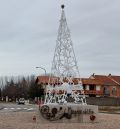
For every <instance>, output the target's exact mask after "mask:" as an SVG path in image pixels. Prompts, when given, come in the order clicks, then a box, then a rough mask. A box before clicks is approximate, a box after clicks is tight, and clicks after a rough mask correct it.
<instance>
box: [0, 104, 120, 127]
mask: <svg viewBox="0 0 120 129" xmlns="http://www.w3.org/2000/svg"><path fill="white" fill-rule="evenodd" d="M11 106H13V105H11ZM11 106H10V108H11ZM18 106H19V105H18ZM18 106H14V108H18ZM22 106H23V109H24V108H25V107H26V106H25V105H21V109H22ZM6 108H8V107H6ZM26 108H29V109H30V108H31V109H32V108H34V109H35V110H31V111H25V110H20V109H19V111H2V110H1V111H0V129H119V128H120V115H119V114H104V113H99V122H98V123H67V124H65V123H41V121H40V119H39V118H38V112H37V110H36V109H37V108H38V107H35V106H34V105H31V106H27V107H26ZM3 110H5V109H3ZM11 110H15V109H11ZM34 115H35V116H36V118H37V119H36V121H34V120H33V116H34Z"/></svg>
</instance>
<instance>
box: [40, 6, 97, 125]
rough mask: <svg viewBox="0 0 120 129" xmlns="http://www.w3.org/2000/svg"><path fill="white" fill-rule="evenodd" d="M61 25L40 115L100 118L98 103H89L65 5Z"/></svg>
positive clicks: (60, 118)
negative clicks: (81, 77) (96, 104)
mask: <svg viewBox="0 0 120 129" xmlns="http://www.w3.org/2000/svg"><path fill="white" fill-rule="evenodd" d="M61 8H62V14H61V19H60V25H59V29H58V37H57V41H56V48H55V53H54V58H53V62H52V69H51V76H50V78H49V84H48V86H47V88H46V95H45V102H44V104H43V105H41V106H40V117H42V119H43V120H44V121H46V122H48V121H51V122H78V123H79V122H97V121H98V118H97V117H98V115H97V114H98V106H93V105H87V103H86V97H85V94H84V89H83V86H82V81H81V79H80V74H79V70H78V65H77V61H76V57H75V53H74V49H73V43H72V40H71V35H70V30H69V28H68V25H67V20H66V17H65V11H64V8H65V6H64V5H61Z"/></svg>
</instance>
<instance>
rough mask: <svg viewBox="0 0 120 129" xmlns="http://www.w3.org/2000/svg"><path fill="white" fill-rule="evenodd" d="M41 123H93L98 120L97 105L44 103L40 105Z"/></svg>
mask: <svg viewBox="0 0 120 129" xmlns="http://www.w3.org/2000/svg"><path fill="white" fill-rule="evenodd" d="M40 121H41V122H42V123H47V122H52V123H90V122H92V123H94V122H98V106H95V105H81V104H75V103H67V104H57V103H56V104H55V103H54V104H45V105H42V106H41V107H40Z"/></svg>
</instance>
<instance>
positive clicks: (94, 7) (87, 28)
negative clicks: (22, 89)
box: [0, 0, 120, 77]
mask: <svg viewBox="0 0 120 129" xmlns="http://www.w3.org/2000/svg"><path fill="white" fill-rule="evenodd" d="M63 1H65V2H64V3H65V5H66V8H65V13H66V17H67V22H68V26H69V28H70V30H71V37H72V41H73V44H74V49H75V54H76V58H77V61H78V66H79V70H80V74H81V76H82V77H84V76H86V77H87V76H89V75H91V74H92V73H96V74H109V73H112V74H116V75H120V0H0V76H4V75H9V76H10V75H28V74H35V75H38V74H43V73H44V71H43V70H42V69H35V67H36V66H42V67H44V68H45V69H46V71H47V72H48V73H49V72H50V69H51V63H52V59H53V55H54V49H55V44H56V38H57V31H58V26H59V19H60V15H61V9H60V5H61V4H62V3H63Z"/></svg>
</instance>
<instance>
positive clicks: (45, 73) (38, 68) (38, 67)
mask: <svg viewBox="0 0 120 129" xmlns="http://www.w3.org/2000/svg"><path fill="white" fill-rule="evenodd" d="M39 68H40V69H42V70H44V72H45V75H46V69H45V68H43V67H36V69H39Z"/></svg>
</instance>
